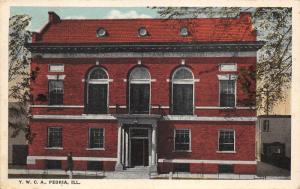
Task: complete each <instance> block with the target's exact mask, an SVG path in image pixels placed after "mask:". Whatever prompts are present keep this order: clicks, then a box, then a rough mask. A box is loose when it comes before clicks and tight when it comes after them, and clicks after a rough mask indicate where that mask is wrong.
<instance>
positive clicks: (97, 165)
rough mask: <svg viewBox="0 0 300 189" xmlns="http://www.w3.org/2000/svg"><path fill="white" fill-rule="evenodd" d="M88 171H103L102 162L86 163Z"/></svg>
mask: <svg viewBox="0 0 300 189" xmlns="http://www.w3.org/2000/svg"><path fill="white" fill-rule="evenodd" d="M87 170H88V171H101V170H103V162H101V161H87Z"/></svg>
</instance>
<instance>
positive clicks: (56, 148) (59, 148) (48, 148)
mask: <svg viewBox="0 0 300 189" xmlns="http://www.w3.org/2000/svg"><path fill="white" fill-rule="evenodd" d="M45 149H46V150H63V149H64V148H63V147H45Z"/></svg>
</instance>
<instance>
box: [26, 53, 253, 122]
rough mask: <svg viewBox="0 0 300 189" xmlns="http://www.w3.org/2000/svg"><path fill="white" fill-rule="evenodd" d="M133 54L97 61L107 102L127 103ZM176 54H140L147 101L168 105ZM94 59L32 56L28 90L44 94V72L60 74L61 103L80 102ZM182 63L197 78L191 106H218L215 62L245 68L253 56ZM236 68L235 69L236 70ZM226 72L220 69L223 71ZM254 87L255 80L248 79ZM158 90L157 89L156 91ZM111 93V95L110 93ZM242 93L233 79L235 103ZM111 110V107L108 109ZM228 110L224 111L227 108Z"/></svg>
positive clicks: (36, 111)
mask: <svg viewBox="0 0 300 189" xmlns="http://www.w3.org/2000/svg"><path fill="white" fill-rule="evenodd" d="M137 60H138V59H137V58H120V59H119V58H115V59H101V60H100V65H101V66H102V67H103V68H105V69H106V70H107V71H108V74H109V78H110V79H113V82H110V83H109V94H110V95H109V105H116V104H120V105H126V103H127V93H128V91H127V85H128V84H127V82H124V79H127V78H128V74H129V72H130V70H131V69H132V68H133V67H135V66H136V65H137ZM180 60H181V59H180V58H143V59H142V63H143V65H144V66H146V67H147V68H148V69H149V71H150V74H151V78H152V79H156V82H152V83H151V94H152V95H151V104H160V105H163V106H168V105H169V104H170V98H171V83H169V82H167V81H166V80H167V79H170V78H171V76H172V73H173V71H174V70H175V69H176V68H177V67H178V66H180ZM95 62H96V59H83V58H77V59H59V58H57V59H42V58H35V59H33V61H32V70H35V69H36V68H37V67H38V69H39V71H38V74H37V77H36V79H35V80H34V81H32V83H31V92H32V95H33V99H34V100H35V99H36V97H37V95H38V94H44V95H46V96H48V79H47V75H55V74H64V75H66V77H65V79H64V104H65V105H84V88H85V82H83V81H82V80H83V79H85V77H86V74H87V73H88V71H89V70H90V69H91V68H92V67H94V66H96V65H95ZM185 62H186V66H187V67H189V68H191V70H192V71H193V74H194V76H195V78H196V79H200V82H196V83H195V106H219V80H218V78H217V75H218V74H221V73H220V72H219V69H218V64H220V63H226V62H233V63H237V65H238V70H239V71H240V70H241V69H242V68H245V69H249V67H250V66H254V65H255V63H256V57H232V58H224V57H215V58H208V57H201V58H186V59H185ZM49 63H63V64H64V65H65V68H64V72H63V73H51V72H48V64H49ZM239 71H238V72H237V73H239ZM227 73H230V72H223V73H222V74H227ZM252 87H254V88H255V83H252ZM158 91H159V92H158ZM112 94H113V95H112ZM245 98H246V94H245V93H244V92H243V90H242V86H241V83H240V80H239V79H238V83H237V106H245V105H244V104H242V103H243V99H245ZM33 103H34V104H48V102H47V101H46V102H39V101H33ZM112 111H113V110H112ZM166 111H167V112H166V113H168V110H166ZM82 112H83V108H81V109H80V108H65V109H63V110H59V111H55V110H51V111H50V110H47V109H46V110H42V109H36V108H33V113H34V114H49V113H50V114H61V113H64V114H81V113H82ZM195 113H196V114H199V115H200V114H201V115H223V114H224V112H220V111H216V110H210V111H208V112H207V111H206V110H205V111H201V110H197V111H196V112H195ZM227 113H228V112H227ZM231 113H233V114H232V115H239V114H241V115H252V116H255V110H252V111H249V110H247V111H242V110H239V111H238V112H231Z"/></svg>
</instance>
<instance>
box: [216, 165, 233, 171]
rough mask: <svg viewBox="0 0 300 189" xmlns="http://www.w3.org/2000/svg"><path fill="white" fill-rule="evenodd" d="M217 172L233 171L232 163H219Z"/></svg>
mask: <svg viewBox="0 0 300 189" xmlns="http://www.w3.org/2000/svg"><path fill="white" fill-rule="evenodd" d="M218 168H219V173H233V165H227V164H220V165H219V166H218Z"/></svg>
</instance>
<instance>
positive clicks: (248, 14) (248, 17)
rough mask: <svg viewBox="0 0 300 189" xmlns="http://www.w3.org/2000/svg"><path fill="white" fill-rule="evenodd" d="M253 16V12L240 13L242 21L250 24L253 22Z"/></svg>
mask: <svg viewBox="0 0 300 189" xmlns="http://www.w3.org/2000/svg"><path fill="white" fill-rule="evenodd" d="M251 16H252V14H251V12H241V13H240V20H241V21H242V22H245V23H248V24H250V23H251Z"/></svg>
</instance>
